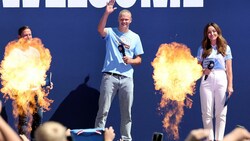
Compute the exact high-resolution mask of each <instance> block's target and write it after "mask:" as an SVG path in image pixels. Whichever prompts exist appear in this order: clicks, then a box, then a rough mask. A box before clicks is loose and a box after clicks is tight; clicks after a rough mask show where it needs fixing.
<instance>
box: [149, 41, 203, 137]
mask: <svg viewBox="0 0 250 141" xmlns="http://www.w3.org/2000/svg"><path fill="white" fill-rule="evenodd" d="M152 66H153V68H154V72H153V79H154V85H155V90H159V91H160V92H161V94H162V98H161V102H160V105H159V109H160V110H162V111H163V112H164V114H165V117H164V120H163V121H162V122H163V127H164V128H165V131H166V132H167V133H170V134H171V135H172V136H173V138H174V139H175V140H178V139H179V131H178V125H179V123H180V122H181V119H182V117H183V115H184V110H183V107H184V106H185V103H184V100H185V98H186V96H187V94H189V95H193V93H194V88H195V83H196V81H197V80H198V79H199V78H200V77H201V76H202V67H201V65H199V64H198V61H197V59H196V58H194V57H193V56H192V55H191V53H190V49H189V48H188V47H187V46H185V45H183V44H180V43H176V42H173V43H170V44H162V45H161V46H160V47H159V49H158V52H157V54H156V57H155V59H154V60H153V62H152Z"/></svg>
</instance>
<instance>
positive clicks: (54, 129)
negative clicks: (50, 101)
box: [35, 121, 67, 141]
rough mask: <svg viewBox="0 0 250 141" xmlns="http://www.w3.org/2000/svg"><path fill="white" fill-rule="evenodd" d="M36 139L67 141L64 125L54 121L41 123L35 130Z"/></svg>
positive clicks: (37, 140) (39, 140)
mask: <svg viewBox="0 0 250 141" xmlns="http://www.w3.org/2000/svg"><path fill="white" fill-rule="evenodd" d="M35 140H36V141H67V137H66V127H64V126H63V125H62V124H61V123H59V122H55V121H48V122H45V123H44V124H42V125H41V126H39V127H38V128H37V130H36V131H35Z"/></svg>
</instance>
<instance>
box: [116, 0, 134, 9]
mask: <svg viewBox="0 0 250 141" xmlns="http://www.w3.org/2000/svg"><path fill="white" fill-rule="evenodd" d="M135 2H136V0H116V3H117V4H118V5H119V6H120V7H123V8H129V7H132V6H133V5H134V4H135Z"/></svg>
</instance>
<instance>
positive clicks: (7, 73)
mask: <svg viewBox="0 0 250 141" xmlns="http://www.w3.org/2000/svg"><path fill="white" fill-rule="evenodd" d="M50 63H51V55H50V51H49V50H48V49H46V48H45V47H44V46H43V44H42V42H41V40H40V39H39V38H33V39H30V40H26V39H19V40H17V41H12V42H10V43H8V45H7V46H6V48H5V54H4V59H3V60H2V62H1V68H0V73H1V80H2V81H1V83H2V86H3V87H2V88H1V92H2V93H3V94H4V97H5V98H6V99H9V98H10V99H12V100H13V101H14V102H13V105H14V106H13V108H14V109H13V114H14V116H15V117H17V116H18V115H24V114H25V115H27V114H30V115H32V114H33V113H34V110H35V109H34V106H31V105H36V104H35V99H34V97H35V95H37V98H38V100H37V101H38V104H39V105H40V106H41V107H43V108H44V109H45V110H49V109H50V108H49V106H50V104H51V103H52V102H53V100H50V99H48V98H47V95H48V93H46V92H45V90H44V89H42V86H43V85H45V78H46V71H47V70H48V69H49V67H50Z"/></svg>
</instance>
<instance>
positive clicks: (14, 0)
mask: <svg viewBox="0 0 250 141" xmlns="http://www.w3.org/2000/svg"><path fill="white" fill-rule="evenodd" d="M22 2H23V7H25V8H38V7H39V2H40V0H22ZM3 7H6V8H16V7H20V0H3Z"/></svg>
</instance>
